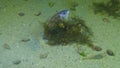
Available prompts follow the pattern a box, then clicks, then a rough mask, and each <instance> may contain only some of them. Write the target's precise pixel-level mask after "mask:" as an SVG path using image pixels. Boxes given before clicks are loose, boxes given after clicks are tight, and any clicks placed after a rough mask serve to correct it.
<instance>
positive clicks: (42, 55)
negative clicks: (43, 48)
mask: <svg viewBox="0 0 120 68" xmlns="http://www.w3.org/2000/svg"><path fill="white" fill-rule="evenodd" d="M47 56H48V53H41V54H40V59H45V58H47Z"/></svg>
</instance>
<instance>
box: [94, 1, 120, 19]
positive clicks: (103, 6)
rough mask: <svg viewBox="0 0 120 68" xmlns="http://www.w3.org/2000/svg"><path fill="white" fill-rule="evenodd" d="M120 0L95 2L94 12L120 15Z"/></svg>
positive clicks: (115, 16) (114, 15)
mask: <svg viewBox="0 0 120 68" xmlns="http://www.w3.org/2000/svg"><path fill="white" fill-rule="evenodd" d="M119 8H120V1H119V0H109V1H108V2H106V3H105V2H100V3H93V10H94V13H95V14H96V13H100V14H105V15H108V16H113V17H114V18H118V17H120V9H119Z"/></svg>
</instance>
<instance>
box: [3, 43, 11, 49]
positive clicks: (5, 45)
mask: <svg viewBox="0 0 120 68" xmlns="http://www.w3.org/2000/svg"><path fill="white" fill-rule="evenodd" d="M3 48H4V49H8V50H10V49H11V48H10V46H9V45H8V44H7V43H5V44H3Z"/></svg>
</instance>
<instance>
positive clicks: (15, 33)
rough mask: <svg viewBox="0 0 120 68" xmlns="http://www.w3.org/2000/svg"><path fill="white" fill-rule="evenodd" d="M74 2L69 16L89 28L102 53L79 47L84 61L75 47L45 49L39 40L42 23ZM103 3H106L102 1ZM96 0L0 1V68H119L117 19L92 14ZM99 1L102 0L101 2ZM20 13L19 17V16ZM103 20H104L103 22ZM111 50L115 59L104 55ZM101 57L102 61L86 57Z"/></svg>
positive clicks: (49, 47) (41, 36) (45, 46)
mask: <svg viewBox="0 0 120 68" xmlns="http://www.w3.org/2000/svg"><path fill="white" fill-rule="evenodd" d="M73 1H75V2H77V3H78V6H77V7H76V8H75V9H76V10H70V16H79V17H80V18H82V19H84V20H85V22H86V24H87V25H88V26H89V27H90V28H91V29H92V31H93V34H94V37H92V40H93V41H94V43H95V44H96V45H98V46H100V47H101V48H102V49H103V50H102V51H100V52H96V51H93V50H91V49H90V48H89V47H86V46H82V48H81V50H83V51H84V52H85V53H86V54H87V55H88V59H86V60H83V58H84V57H83V56H81V55H79V54H78V53H77V52H76V48H75V45H77V44H73V46H72V45H67V46H49V45H48V44H46V41H47V40H43V30H44V29H43V23H44V22H45V21H47V20H48V19H49V18H50V17H51V16H53V15H54V14H55V13H56V11H60V10H63V9H69V8H70V7H71V5H70V3H72V2H73ZM103 1H104V0H103ZM106 1H107V0H106ZM93 2H99V1H98V0H0V68H119V64H120V61H119V60H120V59H119V58H120V51H119V48H120V42H119V40H120V36H119V35H120V29H119V27H120V23H119V22H120V20H119V19H114V18H112V17H108V16H105V15H100V14H96V15H95V14H94V12H93V10H92V9H91V8H92V6H91V5H92V3H93ZM101 2H102V0H101ZM19 13H20V14H19ZM104 18H107V21H106V20H105V21H103V19H104ZM107 49H111V50H112V51H113V52H114V54H115V56H109V55H107V54H106V53H105V52H106V50H107ZM95 54H103V55H105V57H103V58H102V59H89V56H93V55H95Z"/></svg>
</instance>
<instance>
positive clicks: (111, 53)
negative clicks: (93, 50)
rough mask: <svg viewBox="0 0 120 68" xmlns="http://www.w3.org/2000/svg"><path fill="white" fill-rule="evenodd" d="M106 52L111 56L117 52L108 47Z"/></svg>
mask: <svg viewBox="0 0 120 68" xmlns="http://www.w3.org/2000/svg"><path fill="white" fill-rule="evenodd" d="M106 53H107V54H108V55H109V56H114V55H115V54H114V53H113V51H112V50H110V49H108V50H106Z"/></svg>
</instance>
